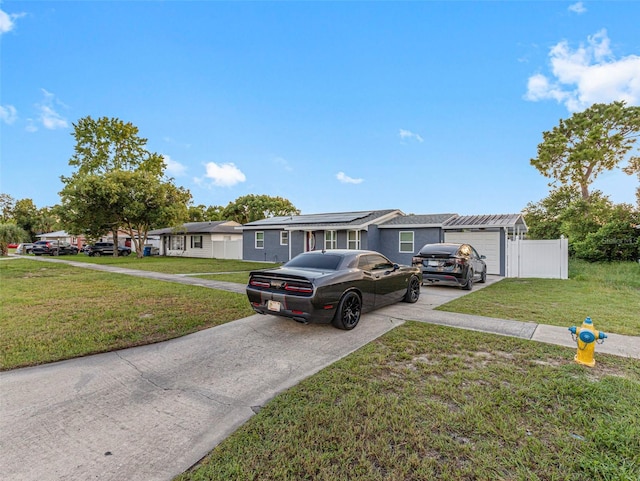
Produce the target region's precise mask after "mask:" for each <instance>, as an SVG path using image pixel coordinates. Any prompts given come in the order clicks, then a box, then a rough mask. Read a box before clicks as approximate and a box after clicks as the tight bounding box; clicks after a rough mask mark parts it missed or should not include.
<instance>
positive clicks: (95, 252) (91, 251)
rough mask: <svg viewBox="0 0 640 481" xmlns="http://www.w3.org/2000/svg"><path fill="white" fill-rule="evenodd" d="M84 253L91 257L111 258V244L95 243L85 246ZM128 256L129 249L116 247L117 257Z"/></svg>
mask: <svg viewBox="0 0 640 481" xmlns="http://www.w3.org/2000/svg"><path fill="white" fill-rule="evenodd" d="M84 252H85V253H86V254H88V255H89V256H91V257H94V256H95V257H100V256H112V255H113V242H96V243H95V244H92V245H90V246H86V247H85V248H84ZM129 254H131V248H129V247H123V246H118V255H119V256H128V255H129Z"/></svg>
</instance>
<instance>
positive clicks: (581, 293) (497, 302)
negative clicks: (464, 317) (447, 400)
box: [438, 260, 640, 336]
mask: <svg viewBox="0 0 640 481" xmlns="http://www.w3.org/2000/svg"><path fill="white" fill-rule="evenodd" d="M438 309H439V310H443V311H451V312H460V313H465V314H476V315H481V316H488V317H496V318H500V319H514V320H518V321H531V322H537V323H541V324H550V325H554V326H567V327H569V326H573V325H576V324H581V323H582V321H583V320H584V319H585V317H587V316H589V317H591V319H592V320H593V323H594V326H595V328H596V329H598V330H600V331H603V332H607V333H616V334H625V335H632V336H638V335H640V264H638V263H635V262H618V263H587V262H584V261H578V260H572V261H571V262H570V264H569V279H568V280H559V279H511V278H510V279H503V280H502V281H500V282H498V283H496V284H493V285H491V286H488V287H486V288H484V289H482V290H478V291H477V292H474V293H473V295H470V296H464V297H461V298H460V299H457V300H455V301H452V302H449V303H447V304H445V305H443V306H440V307H439V308H438Z"/></svg>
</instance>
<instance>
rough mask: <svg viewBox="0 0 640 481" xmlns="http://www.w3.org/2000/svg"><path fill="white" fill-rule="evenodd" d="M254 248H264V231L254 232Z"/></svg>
mask: <svg viewBox="0 0 640 481" xmlns="http://www.w3.org/2000/svg"><path fill="white" fill-rule="evenodd" d="M256 249H264V232H256Z"/></svg>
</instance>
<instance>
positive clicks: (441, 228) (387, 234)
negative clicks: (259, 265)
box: [242, 209, 527, 275]
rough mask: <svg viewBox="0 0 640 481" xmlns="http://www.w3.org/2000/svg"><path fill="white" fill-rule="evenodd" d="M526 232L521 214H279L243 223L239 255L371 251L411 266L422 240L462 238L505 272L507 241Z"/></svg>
mask: <svg viewBox="0 0 640 481" xmlns="http://www.w3.org/2000/svg"><path fill="white" fill-rule="evenodd" d="M526 231H527V227H526V224H525V222H524V219H523V217H522V215H520V214H513V215H506V216H502V215H498V216H496V215H493V216H459V215H457V214H427V215H405V214H404V213H403V212H402V211H400V210H397V209H395V210H393V209H390V210H372V211H358V212H340V213H332V214H309V215H297V216H282V217H272V218H269V219H263V220H259V221H255V222H249V223H247V224H244V225H243V226H242V234H243V253H242V258H243V259H244V260H253V261H270V262H286V261H288V260H289V259H291V258H293V257H295V256H296V255H298V254H300V253H301V252H306V251H310V250H320V249H371V250H375V251H378V252H381V253H382V254H384V255H385V256H387V257H388V258H389V259H391V260H392V261H393V262H397V263H399V264H411V259H412V257H413V255H414V254H416V253H417V252H418V251H419V250H420V248H421V247H422V246H423V245H425V244H430V243H437V242H460V243H465V242H466V243H470V244H472V245H473V246H474V247H476V249H477V250H478V251H479V252H480V254H482V255H485V256H486V257H487V265H488V266H489V268H488V273H489V274H498V275H505V273H506V252H507V248H506V240H507V238H508V236H517V235H522V234H524V233H525V232H526ZM485 252H486V253H485Z"/></svg>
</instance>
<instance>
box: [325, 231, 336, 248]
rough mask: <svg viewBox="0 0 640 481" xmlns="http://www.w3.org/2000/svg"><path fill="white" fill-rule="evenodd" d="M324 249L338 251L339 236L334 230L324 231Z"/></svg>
mask: <svg viewBox="0 0 640 481" xmlns="http://www.w3.org/2000/svg"><path fill="white" fill-rule="evenodd" d="M324 248H325V249H327V250H328V249H337V248H338V235H337V232H336V231H334V230H326V231H324Z"/></svg>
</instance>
